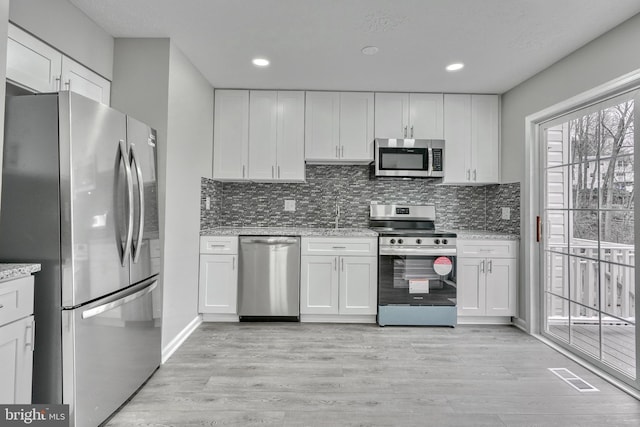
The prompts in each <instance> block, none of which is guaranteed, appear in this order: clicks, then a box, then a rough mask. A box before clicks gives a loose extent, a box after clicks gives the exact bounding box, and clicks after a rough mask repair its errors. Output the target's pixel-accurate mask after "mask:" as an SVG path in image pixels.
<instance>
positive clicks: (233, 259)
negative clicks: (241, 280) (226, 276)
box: [231, 257, 236, 270]
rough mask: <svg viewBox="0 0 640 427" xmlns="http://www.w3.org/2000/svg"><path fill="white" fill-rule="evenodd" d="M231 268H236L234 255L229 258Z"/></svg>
mask: <svg viewBox="0 0 640 427" xmlns="http://www.w3.org/2000/svg"><path fill="white" fill-rule="evenodd" d="M231 269H232V270H235V269H236V257H232V258H231Z"/></svg>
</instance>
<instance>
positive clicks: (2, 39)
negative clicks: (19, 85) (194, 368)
mask: <svg viewBox="0 0 640 427" xmlns="http://www.w3.org/2000/svg"><path fill="white" fill-rule="evenodd" d="M14 1H15V0H14ZM8 28H9V0H0V82H4V81H6V79H7V30H8ZM5 90H6V85H5V84H4V83H3V84H0V99H4V95H5ZM3 146H4V101H3V102H0V172H1V169H2V153H3V152H4V150H3ZM0 187H2V173H0Z"/></svg>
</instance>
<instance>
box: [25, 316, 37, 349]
mask: <svg viewBox="0 0 640 427" xmlns="http://www.w3.org/2000/svg"><path fill="white" fill-rule="evenodd" d="M35 329H36V324H35V322H33V321H32V322H31V324H30V325H27V328H26V331H25V332H26V337H25V338H26V342H25V343H24V345H25V347H29V349H30V350H31V351H34V350H35V349H36V347H35Z"/></svg>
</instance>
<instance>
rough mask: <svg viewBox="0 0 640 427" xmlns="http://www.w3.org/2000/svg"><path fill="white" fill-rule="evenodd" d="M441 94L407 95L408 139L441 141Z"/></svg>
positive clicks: (442, 134)
mask: <svg viewBox="0 0 640 427" xmlns="http://www.w3.org/2000/svg"><path fill="white" fill-rule="evenodd" d="M442 99H443V98H442V94H441V93H412V94H410V95H409V133H408V137H409V138H416V139H442V138H443V137H444V132H443V110H444V108H443V101H442Z"/></svg>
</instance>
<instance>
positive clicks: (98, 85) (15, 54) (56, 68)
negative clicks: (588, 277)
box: [7, 24, 111, 105]
mask: <svg viewBox="0 0 640 427" xmlns="http://www.w3.org/2000/svg"><path fill="white" fill-rule="evenodd" d="M7 79H8V80H9V81H11V82H12V83H16V84H18V85H20V86H22V87H25V88H27V89H29V90H32V91H33V92H56V91H59V90H71V91H73V92H76V93H79V94H80V95H83V96H86V97H87V98H90V99H93V100H94V101H97V102H101V103H103V104H106V105H109V103H110V97H111V82H109V80H107V79H105V78H103V77H101V76H100V75H98V74H96V73H94V72H93V71H91V70H89V69H88V68H86V67H85V66H83V65H82V64H79V63H78V62H75V61H74V60H72V59H70V58H68V57H66V56H65V55H63V54H62V53H60V52H59V51H57V50H55V49H54V48H52V47H50V46H49V45H47V44H46V43H44V42H42V41H40V40H38V39H37V38H35V37H33V36H32V35H31V34H29V33H27V32H25V31H23V30H21V29H20V28H18V27H16V26H15V25H12V24H10V25H9V38H8V39H7Z"/></svg>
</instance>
